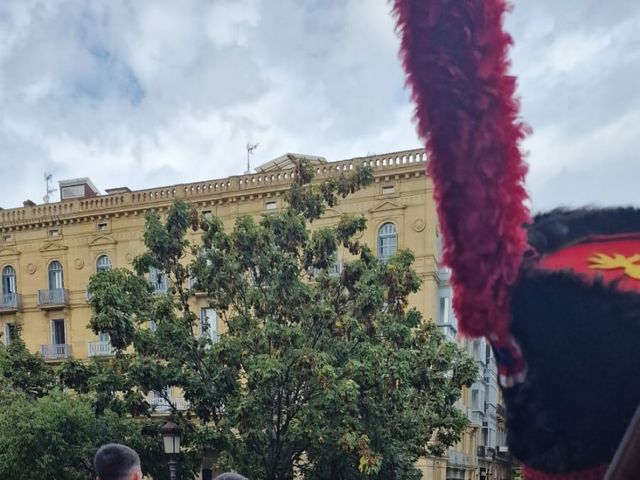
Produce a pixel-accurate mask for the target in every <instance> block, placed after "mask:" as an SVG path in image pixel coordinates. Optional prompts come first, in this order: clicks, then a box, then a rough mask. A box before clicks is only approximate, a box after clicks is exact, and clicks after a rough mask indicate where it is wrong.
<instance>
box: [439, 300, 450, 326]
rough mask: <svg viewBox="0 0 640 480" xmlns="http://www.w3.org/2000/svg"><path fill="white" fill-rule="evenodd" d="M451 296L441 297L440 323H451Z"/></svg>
mask: <svg viewBox="0 0 640 480" xmlns="http://www.w3.org/2000/svg"><path fill="white" fill-rule="evenodd" d="M450 301H451V299H450V298H449V297H440V324H442V325H447V324H448V323H449V311H450V310H449V304H450Z"/></svg>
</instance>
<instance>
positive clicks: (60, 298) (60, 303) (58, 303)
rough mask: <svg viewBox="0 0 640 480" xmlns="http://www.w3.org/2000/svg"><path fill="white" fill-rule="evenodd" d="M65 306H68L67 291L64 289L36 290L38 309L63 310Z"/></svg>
mask: <svg viewBox="0 0 640 480" xmlns="http://www.w3.org/2000/svg"><path fill="white" fill-rule="evenodd" d="M67 305H69V290H67V289H66V288H54V289H51V290H38V306H39V307H40V308H44V309H52V308H63V307H65V306H67Z"/></svg>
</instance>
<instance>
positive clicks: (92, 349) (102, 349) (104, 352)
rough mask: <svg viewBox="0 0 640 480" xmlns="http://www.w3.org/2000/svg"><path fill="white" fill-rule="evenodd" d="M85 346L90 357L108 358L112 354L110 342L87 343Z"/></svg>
mask: <svg viewBox="0 0 640 480" xmlns="http://www.w3.org/2000/svg"><path fill="white" fill-rule="evenodd" d="M87 345H88V349H89V356H90V357H110V356H111V355H113V352H114V348H113V346H112V345H111V342H89V343H88V344H87Z"/></svg>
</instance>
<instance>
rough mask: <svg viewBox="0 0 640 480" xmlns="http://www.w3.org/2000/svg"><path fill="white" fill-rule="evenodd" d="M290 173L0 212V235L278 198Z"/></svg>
mask: <svg viewBox="0 0 640 480" xmlns="http://www.w3.org/2000/svg"><path fill="white" fill-rule="evenodd" d="M425 162H426V154H425V151H424V149H414V150H405V151H401V152H392V153H386V154H382V155H371V156H367V157H357V158H351V159H348V160H340V161H336V162H330V163H326V164H322V165H317V166H315V168H316V172H315V173H316V177H315V178H316V180H317V181H321V180H323V179H326V178H329V177H332V176H335V175H339V174H341V173H343V172H348V171H350V170H353V169H354V168H356V167H357V166H360V165H364V166H369V167H371V168H372V169H373V172H374V177H375V181H376V182H380V181H389V180H391V179H400V178H409V177H413V176H421V175H425ZM292 174H293V169H288V170H280V171H271V172H257V173H252V174H246V175H234V176H230V177H227V178H223V179H218V180H208V181H202V182H193V183H186V184H178V185H172V186H165V187H158V188H149V189H143V190H134V191H131V192H126V191H123V192H120V193H113V194H109V195H100V196H97V197H92V198H84V199H74V200H65V201H62V202H56V203H49V204H42V205H35V206H32V207H20V208H13V209H7V210H0V230H2V231H12V230H25V229H32V228H42V227H45V226H49V225H63V224H68V223H81V222H87V221H93V220H100V219H103V218H110V217H120V216H125V217H127V216H130V215H133V216H136V215H140V214H143V213H144V212H145V211H147V210H165V209H168V208H169V206H171V204H172V203H173V202H174V201H175V200H177V199H182V200H184V201H186V202H188V203H190V204H193V205H195V206H198V207H206V206H215V205H223V204H228V203H234V202H242V201H245V200H254V199H260V198H271V197H277V196H280V195H282V194H283V193H284V192H286V191H287V190H288V188H289V185H290V183H291V178H292Z"/></svg>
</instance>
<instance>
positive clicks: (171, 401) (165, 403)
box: [149, 393, 189, 413]
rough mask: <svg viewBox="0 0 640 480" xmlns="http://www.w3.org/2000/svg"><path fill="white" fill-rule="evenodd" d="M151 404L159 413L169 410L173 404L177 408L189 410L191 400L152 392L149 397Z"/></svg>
mask: <svg viewBox="0 0 640 480" xmlns="http://www.w3.org/2000/svg"><path fill="white" fill-rule="evenodd" d="M149 404H150V405H151V406H152V407H153V409H154V410H155V411H156V412H157V413H161V412H168V411H170V410H171V405H173V406H174V407H175V409H176V410H180V411H182V410H188V409H189V402H188V401H186V400H185V399H184V398H183V397H177V396H173V395H170V396H169V398H168V399H166V398H164V397H162V396H159V395H158V396H156V395H154V394H153V393H151V397H150V399H149Z"/></svg>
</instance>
